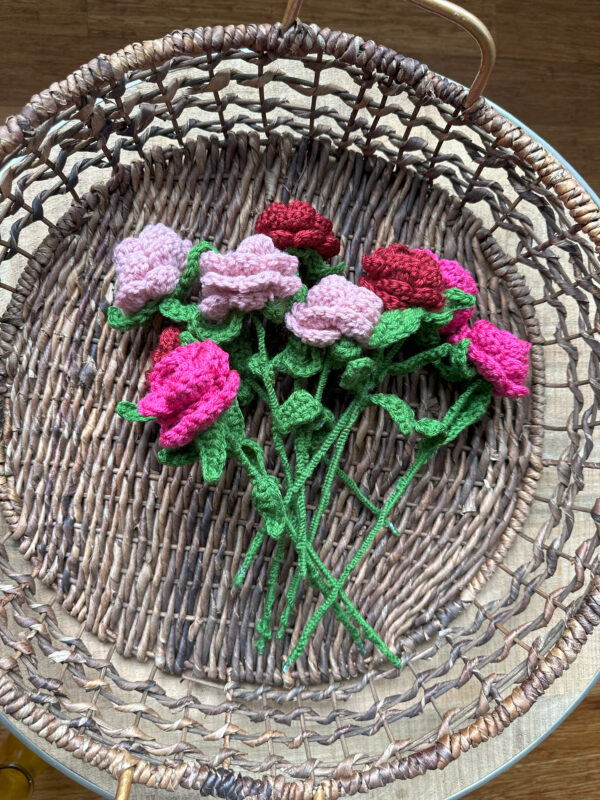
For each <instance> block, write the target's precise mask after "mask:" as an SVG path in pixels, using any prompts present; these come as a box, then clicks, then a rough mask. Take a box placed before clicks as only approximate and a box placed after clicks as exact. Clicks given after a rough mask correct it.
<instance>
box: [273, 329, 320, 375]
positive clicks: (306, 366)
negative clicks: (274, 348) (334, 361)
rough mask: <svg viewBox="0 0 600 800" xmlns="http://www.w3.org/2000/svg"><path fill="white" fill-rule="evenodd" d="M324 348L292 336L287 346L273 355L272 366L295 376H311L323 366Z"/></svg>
mask: <svg viewBox="0 0 600 800" xmlns="http://www.w3.org/2000/svg"><path fill="white" fill-rule="evenodd" d="M324 357H325V356H324V353H323V350H321V349H319V348H318V347H312V346H311V345H309V344H304V342H302V341H300V339H297V338H296V337H295V336H290V338H289V339H288V341H287V344H286V346H285V347H284V348H283V350H282V351H281V352H280V353H277V354H276V355H275V356H274V357H273V361H272V366H273V369H276V370H277V371H278V372H283V373H285V374H286V375H291V376H292V377H293V378H310V377H312V376H313V375H316V374H317V373H318V372H320V371H321V369H322V368H323V360H324Z"/></svg>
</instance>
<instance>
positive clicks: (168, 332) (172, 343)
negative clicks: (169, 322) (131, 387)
mask: <svg viewBox="0 0 600 800" xmlns="http://www.w3.org/2000/svg"><path fill="white" fill-rule="evenodd" d="M180 344H181V341H180V339H179V328H175V327H173V326H171V327H170V328H165V329H164V331H163V332H162V333H161V335H160V338H159V340H158V347H157V348H156V350H155V351H154V352H153V353H152V355H151V356H150V361H151V362H152V367H153V368H154V367H155V366H156V365H157V364H158V362H159V361H160V360H161V358H163V357H164V356H166V355H167V353H170V352H171V350H175V348H176V347H179V345H180ZM151 373H152V370H151V369H148V370H146V391H150V375H151Z"/></svg>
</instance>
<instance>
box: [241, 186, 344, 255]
mask: <svg viewBox="0 0 600 800" xmlns="http://www.w3.org/2000/svg"><path fill="white" fill-rule="evenodd" d="M256 232H257V233H264V234H266V235H267V236H270V237H271V239H272V240H273V242H274V243H275V247H278V248H279V249H280V250H285V249H286V248H288V247H305V248H309V249H311V250H316V251H317V253H319V255H321V256H322V257H323V258H331V257H332V256H336V255H337V254H338V253H339V252H340V242H339V239H336V237H335V236H334V235H333V225H332V224H331V220H330V219H327V217H324V216H322V215H321V214H319V213H317V212H316V211H315V209H314V208H313V207H312V206H311V205H310V203H305V202H304V201H302V200H294V201H293V202H292V203H290V204H289V205H286V204H285V203H271V205H270V206H267V207H266V208H265V210H264V211H263V212H262V214H261V215H260V216H259V217H258V219H257V220H256Z"/></svg>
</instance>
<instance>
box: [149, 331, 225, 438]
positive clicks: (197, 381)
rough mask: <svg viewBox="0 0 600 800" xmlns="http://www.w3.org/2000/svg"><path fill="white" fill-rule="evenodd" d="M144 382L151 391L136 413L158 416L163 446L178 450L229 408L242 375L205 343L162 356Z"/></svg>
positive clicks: (218, 348) (223, 352)
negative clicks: (146, 381) (147, 383)
mask: <svg viewBox="0 0 600 800" xmlns="http://www.w3.org/2000/svg"><path fill="white" fill-rule="evenodd" d="M148 382H149V384H150V392H149V394H147V395H146V396H145V397H142V399H141V400H140V402H139V403H138V411H139V412H140V414H143V415H144V416H150V417H156V420H157V422H158V423H159V424H160V438H159V441H160V443H161V444H162V445H164V446H165V447H182V446H183V445H185V444H188V443H189V442H191V441H192V439H193V438H194V436H195V435H196V434H197V433H200V431H203V430H205V429H206V428H208V427H210V426H211V425H212V424H213V422H214V421H215V420H216V419H217V417H218V416H219V415H220V414H222V413H223V411H225V410H226V409H228V408H229V407H230V406H231V404H232V403H233V401H234V400H235V396H236V395H237V391H238V388H239V385H240V376H239V375H238V373H237V372H236V371H235V370H233V369H229V354H228V353H226V352H225V351H224V350H221V348H220V347H218V345H216V344H215V343H214V342H212V341H211V340H210V339H207V340H206V341H204V342H192V343H191V344H186V345H182V346H180V347H176V348H175V349H174V350H171V352H170V353H167V354H166V355H164V356H163V357H162V358H161V359H160V361H158V362H157V363H156V364H155V366H154V369H153V370H152V371H151V372H150V373H149V375H148Z"/></svg>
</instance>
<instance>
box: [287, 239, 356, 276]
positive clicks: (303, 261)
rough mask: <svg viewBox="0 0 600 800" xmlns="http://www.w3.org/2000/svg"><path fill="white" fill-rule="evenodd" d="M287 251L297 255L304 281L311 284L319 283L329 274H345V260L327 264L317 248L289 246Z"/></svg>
mask: <svg viewBox="0 0 600 800" xmlns="http://www.w3.org/2000/svg"><path fill="white" fill-rule="evenodd" d="M287 252H288V253H289V254H290V255H292V256H296V258H297V259H298V261H299V262H300V272H301V274H302V276H303V278H304V282H305V283H308V284H310V285H312V284H315V283H318V282H319V281H320V280H321V279H322V278H325V277H326V276H327V275H343V274H344V272H345V271H346V265H345V264H344V262H343V261H340V262H339V263H338V264H327V262H325V261H324V260H323V258H322V256H321V255H320V254H319V253H317V251H316V250H312V249H308V248H304V247H288V248H287Z"/></svg>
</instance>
